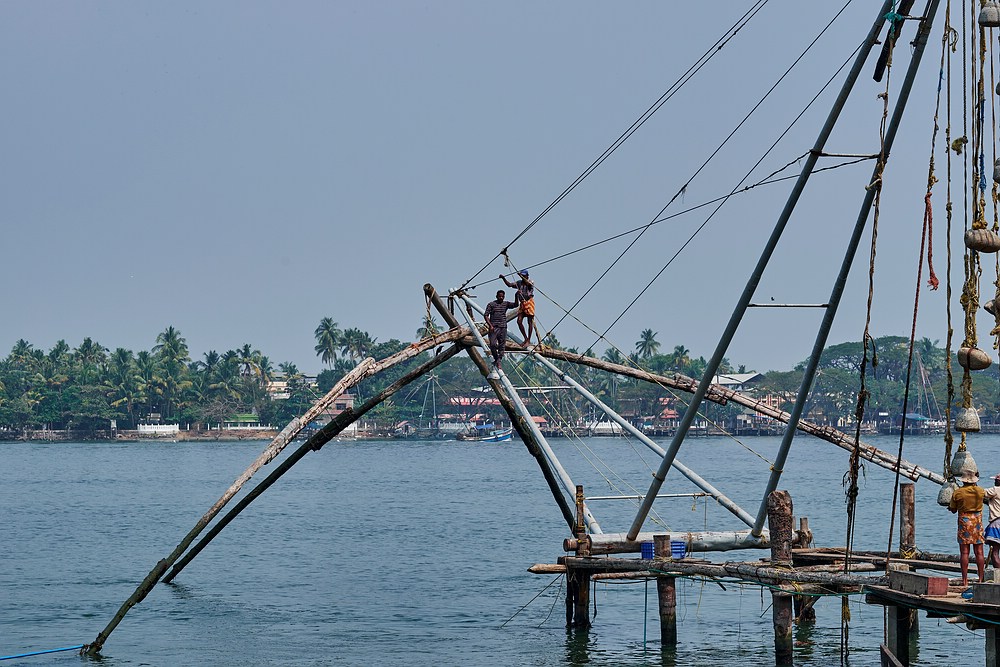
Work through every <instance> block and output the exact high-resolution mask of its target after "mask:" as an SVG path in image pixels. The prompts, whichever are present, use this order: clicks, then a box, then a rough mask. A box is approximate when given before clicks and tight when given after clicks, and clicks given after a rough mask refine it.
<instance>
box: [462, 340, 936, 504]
mask: <svg viewBox="0 0 1000 667" xmlns="http://www.w3.org/2000/svg"><path fill="white" fill-rule="evenodd" d="M463 342H468V344H470V345H474V344H475V341H474V339H472V338H469V339H467V341H463ZM507 349H509V350H511V351H513V352H524V351H525V349H524V348H523V347H522V346H520V345H518V346H512V345H510V344H509V343H508V348H507ZM534 353H535V354H538V355H541V356H543V357H547V358H549V359H556V360H558V361H566V362H569V363H574V364H579V365H581V366H589V367H590V368H596V369H598V370H602V371H607V372H609V373H615V374H617V375H624V376H626V377H630V378H635V379H637V380H642V381H644V382H650V383H652V384H658V385H660V386H662V387H665V388H669V389H677V390H679V391H683V392H686V393H694V392H695V391H696V390H697V388H698V381H697V380H695V379H694V378H691V377H688V376H686V375H681V374H680V373H675V374H674V375H672V376H669V375H660V374H658V373H650V372H649V371H645V370H643V369H641V368H634V367H632V366H623V365H621V364H613V363H610V362H607V361H604V360H603V359H598V358H597V357H591V356H587V355H585V354H579V353H575V352H566V351H565V350H556V349H553V348H549V347H545V348H541V349H536V350H535V351H534ZM705 400H707V401H711V402H713V403H717V404H719V405H726V404H727V403H729V402H733V403H736V404H737V405H742V406H743V407H746V408H750V409H751V410H753V411H754V412H756V413H758V414H761V415H764V416H766V417H771V418H772V419H774V420H776V421H779V422H782V423H786V424H787V423H788V420H789V417H790V415H789V413H787V412H785V411H784V410H779V409H778V408H775V407H772V406H769V405H767V404H766V403H764V402H762V401H759V400H757V399H755V398H752V397H750V396H746V395H745V394H741V393H739V392H738V391H735V390H733V389H730V388H728V387H723V386H721V385H716V384H713V385H711V386H710V387H709V388H708V390H707V392H706V393H705ZM797 428H798V430H800V431H802V432H803V433H808V434H809V435H812V436H815V437H817V438H820V439H821V440H826V441H827V442H829V443H832V444H834V445H836V446H837V447H840V448H841V449H844V450H846V451H852V450H853V449H854V444H855V442H854V438H853V437H852V436H850V435H848V434H847V433H844V432H842V431H839V430H837V429H836V428H834V427H833V426H820V425H819V424H813V423H812V422H809V421H806V420H804V419H801V420H799V423H798V427H797ZM857 444H858V447H859V448H860V456H861V458H863V459H865V460H866V461H871V462H872V463H874V464H875V465H877V466H880V467H882V468H886V469H888V470H892V471H893V472H895V471H896V468H897V460H896V457H895V456H893V455H892V454H890V453H888V452H886V451H883V450H881V449H878V448H876V447H873V446H871V445H869V444H866V443H864V442H862V441H860V440H859V441H858V443H857ZM898 468H899V472H900V474H901V475H902V476H904V477H906V478H908V479H910V480H912V481H917V480H918V479H920V478H923V479H927V480H930V481H932V482H934V483H935V484H938V485H942V484H944V483H945V482H946V481H947V480H946V479H945V478H944V477H942V476H941V475H939V474H938V473H936V472H934V471H932V470H928V469H927V468H924V467H921V466H918V465H916V464H914V463H910V462H909V461H906V460H899V461H898Z"/></svg>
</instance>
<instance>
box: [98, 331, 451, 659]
mask: <svg viewBox="0 0 1000 667" xmlns="http://www.w3.org/2000/svg"><path fill="white" fill-rule="evenodd" d="M447 333H448V334H449V336H453V337H454V338H452V339H453V340H457V339H458V338H460V337H461V335H462V332H461V331H452V332H447ZM447 338H448V337H444V339H445V340H447ZM428 341H434V344H433V345H432V344H429V343H428ZM438 341H439V339H438V337H432V338H429V339H424V341H421V342H420V343H419V344H414V345H411V346H410V347H409V348H407V350H404V351H403V352H405V353H407V354H403V353H399V354H397V355H392V356H390V357H386V359H384V360H382V362H379V364H373V363H368V364H366V371H370V370H371V369H372V368H373V367H375V366H379V367H380V369H381V370H384V369H385V368H388V367H390V366H392V365H394V364H396V363H400V362H402V361H406V360H408V359H410V358H412V357H413V356H415V355H416V354H419V353H420V352H423V351H426V349H429V348H430V347H435V346H436V345H437V344H440V343H439V342H438ZM425 343H428V346H427V347H423V345H424V344H425ZM421 348H422V349H421ZM461 349H462V348H461V347H460V346H459V345H457V344H456V345H453V346H452V348H450V349H449V350H447V351H445V352H444V353H442V354H439V355H437V356H436V357H434V359H432V360H430V361H429V362H427V363H425V364H422V365H421V366H420V367H419V368H418V369H416V370H415V371H413V372H411V373H409V374H407V375H406V376H404V377H403V378H401V379H400V380H397V382H396V383H394V384H393V385H391V387H395V389H394V390H393V392H392V393H395V391H398V390H399V389H400V388H402V387H403V386H405V385H406V384H408V383H409V382H412V381H413V380H414V379H416V378H417V377H420V375H422V374H423V373H426V372H427V371H428V370H430V369H431V368H434V367H436V366H437V365H438V364H440V363H442V362H444V361H445V360H447V359H449V358H451V357H452V356H454V355H455V354H457V353H458V352H459V351H460V350H461ZM394 357H395V361H394V362H393V363H390V364H388V365H386V363H385V362H387V361H388V360H390V359H393V358H394ZM418 371H419V372H418ZM363 372H364V371H363ZM359 380H360V377H359V378H358V379H357V380H355V382H357V381H359ZM403 380H406V382H403ZM397 385H398V386H397ZM383 394H385V391H383V392H382V393H380V394H379V396H382V395H383ZM388 395H391V393H390V394H388ZM388 395H387V396H388ZM387 396H383V397H382V398H381V399H380V400H379V401H378V403H380V402H381V401H382V400H385V398H386V397H387ZM373 400H374V399H373ZM378 403H374V404H373V403H372V401H368V402H367V403H365V405H364V406H362V408H361V409H358V410H346V411H344V412H342V413H341V414H340V415H338V416H337V417H335V418H334V419H333V420H332V421H331V422H330V423H329V424H327V425H326V426H324V427H323V428H322V429H320V430H319V431H318V432H317V433H316V434H314V435H313V436H312V437H311V438H309V440H308V441H306V442H305V443H304V444H303V445H301V446H300V447H299V448H298V449H297V450H296V451H295V452H293V454H291V455H290V456H289V457H287V458H286V459H285V461H283V462H282V464H281V465H280V466H279V467H278V468H276V469H275V471H274V472H272V473H271V475H269V476H268V478H267V479H265V481H264V482H262V483H261V485H263V484H265V483H267V485H268V486H269V485H270V484H271V483H273V481H274V480H276V479H277V478H278V477H280V476H281V475H282V474H284V472H285V471H286V470H288V469H289V468H291V466H292V465H294V463H295V462H296V461H298V460H299V459H301V458H302V457H303V456H305V454H306V453H308V452H309V451H312V450H313V449H317V450H318V449H320V448H321V447H322V446H323V445H324V444H326V443H327V442H329V440H330V439H332V438H333V437H334V436H335V435H336V434H337V433H339V432H340V431H342V430H343V429H344V428H345V427H346V426H348V425H349V424H351V423H352V422H353V421H355V420H356V419H358V418H359V417H361V416H362V415H363V414H364V413H365V412H367V411H368V410H370V409H371V408H372V407H374V406H375V405H377V404H378ZM293 457H294V458H293ZM276 473H277V474H276ZM268 479H271V480H272V481H271V482H267V480H268ZM261 485H258V486H257V487H256V488H255V489H254V490H253V491H251V492H250V493H249V494H247V496H246V497H244V498H243V500H241V501H240V502H239V503H237V505H236V506H235V507H234V510H233V511H230V512H229V514H228V515H227V516H226V517H224V518H223V519H222V520H221V521H220V524H222V525H223V526H224V525H225V524H224V523H222V522H223V521H224V522H225V523H228V522H229V521H231V520H232V518H233V517H235V516H236V514H238V513H239V511H240V510H242V509H243V507H246V506H247V505H249V503H250V502H252V498H251V495H252V494H253V495H252V497H253V498H255V497H257V495H260V493H262V492H263V489H261ZM264 488H267V487H266V486H265V487H264ZM248 499H249V500H248ZM219 509H221V506H220V508H219ZM205 516H208V515H207V514H206V515H205ZM202 521H205V517H204V516H203V517H202V519H201V520H199V524H198V525H196V528H195V529H192V530H191V531H190V532H189V533H188V534H187V535H186V536H185V538H184V540H182V541H181V543H180V544H178V546H177V547H176V548H175V549H174V551H173V552H172V553H171V554H170V556H168V557H167V558H165V559H163V560H160V561H159V562H158V563H157V564H156V566H155V567H154V568H153V569H152V570H151V571H150V573H149V574H148V575H146V578H145V579H143V580H142V582H141V583H140V584H139V586H138V588H136V590H135V591H134V592H133V593H132V595H131V596H129V598H128V599H127V600H126V601H125V602H124V603H123V604H122V606H121V607H120V608H119V609H118V611H117V613H116V614H115V616H114V617H113V618H112V619H111V621H110V622H109V623H108V625H107V626H106V627H105V628H104V629H103V630H102V631H101V632H100V633H99V634H98V635H97V638H96V639H95V640H94V641H93V642H92V643H90V644H87V645H85V646H84V647H83V649H81V653H87V654H88V655H97V654H98V653H100V651H101V648H103V647H104V643H105V642H106V641H107V639H108V637H109V636H110V635H111V633H112V632H114V629H115V628H116V627H118V624H119V623H121V621H122V619H123V618H125V614H127V613H128V612H129V610H130V609H131V608H132V607H134V606H135V605H137V604H139V603H140V602H141V601H142V600H143V599H144V598H145V597H146V595H148V594H149V591H150V590H152V588H153V586H155V585H156V583H157V581H159V579H160V577H161V576H162V575H163V573H164V572H165V571H166V570H167V568H169V567H170V566H171V565H172V564H173V563H174V562H175V561H177V559H178V558H179V557H180V555H181V553H182V552H183V551H184V549H186V548H187V546H188V545H189V544H190V543H191V541H193V540H194V538H195V537H196V536H197V535H198V533H199V532H200V531H201V529H203V528H204V525H201V524H202ZM206 523H207V522H206ZM213 531H214V532H213ZM219 531H221V527H220V526H219V525H216V526H215V527H214V528H213V530H212V531H210V532H209V534H208V535H206V538H203V539H202V541H201V542H200V543H199V545H198V546H197V547H196V548H197V551H196V552H195V555H196V554H197V552H198V551H201V549H202V548H204V545H206V544H207V543H208V542H209V541H211V539H212V538H213V537H214V536H215V535H217V534H218V533H219ZM192 551H194V550H192ZM192 558H194V555H192V554H189V555H188V556H187V559H186V560H185V561H184V563H185V564H186V563H187V562H190V560H191V559H192ZM181 569H182V567H176V566H175V568H174V570H173V571H172V572H171V573H170V575H169V576H168V578H167V579H166V581H170V580H172V579H173V578H174V577H175V576H177V573H178V572H180V570H181Z"/></svg>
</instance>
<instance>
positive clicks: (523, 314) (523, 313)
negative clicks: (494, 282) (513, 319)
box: [500, 269, 542, 347]
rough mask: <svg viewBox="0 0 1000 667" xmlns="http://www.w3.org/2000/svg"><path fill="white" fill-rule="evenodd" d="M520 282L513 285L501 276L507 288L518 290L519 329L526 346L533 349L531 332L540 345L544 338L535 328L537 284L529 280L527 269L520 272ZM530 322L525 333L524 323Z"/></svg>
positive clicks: (516, 300)
mask: <svg viewBox="0 0 1000 667" xmlns="http://www.w3.org/2000/svg"><path fill="white" fill-rule="evenodd" d="M517 275H518V277H519V280H518V281H517V282H516V283H512V282H510V281H509V280H507V277H506V276H505V275H503V274H502V273H501V274H500V280H502V281H504V283H505V284H506V285H507V287H513V288H514V289H516V290H517V296H516V297H515V298H514V301H515V302H516V303H517V328H518V329H520V330H521V337H522V338H524V346H525V347H531V332H532V331H534V332H535V339H536V340H537V341H538V345H539V346H541V344H542V337H541V335H540V334H539V333H538V329H536V328H535V283H533V282H531V279H530V278H528V271H527V269H525V270H522V271H518V273H517ZM525 320H528V329H527V331H525V328H524V321H525Z"/></svg>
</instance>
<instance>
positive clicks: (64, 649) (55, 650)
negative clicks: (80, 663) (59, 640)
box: [0, 644, 85, 660]
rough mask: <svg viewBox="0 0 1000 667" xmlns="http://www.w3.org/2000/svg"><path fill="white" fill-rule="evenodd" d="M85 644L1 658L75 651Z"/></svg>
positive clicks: (11, 658) (7, 656) (8, 657)
mask: <svg viewBox="0 0 1000 667" xmlns="http://www.w3.org/2000/svg"><path fill="white" fill-rule="evenodd" d="M84 646H85V644H77V645H76V646H65V647H63V648H50V649H48V650H46V651H32V652H31V653H19V654H17V655H5V656H3V657H0V660H13V659H14V658H30V657H31V656H33V655H45V654H47V653H59V652H61V651H75V650H77V649H81V648H83V647H84Z"/></svg>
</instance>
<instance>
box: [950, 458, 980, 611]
mask: <svg viewBox="0 0 1000 667" xmlns="http://www.w3.org/2000/svg"><path fill="white" fill-rule="evenodd" d="M959 479H960V480H961V482H962V486H961V488H958V489H955V492H954V493H953V494H952V495H951V502H949V503H948V509H949V510H951V511H952V512H957V513H958V556H959V562H960V563H961V564H962V585H963V586H968V585H969V545H970V544H971V545H972V548H973V550H974V552H975V554H976V569H977V570H978V571H979V581H980V582H982V581H984V580H985V579H986V564H985V563H984V562H983V498H984V497H985V495H986V494H985V493H984V491H983V489H982V487H980V486H979V484H978V482H979V473H977V472H976V471H974V470H966V471H965V472H963V473H962V476H961V477H960V478H959ZM962 597H963V598H971V597H972V591H971V590H967V591H965V592H964V593H962Z"/></svg>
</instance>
